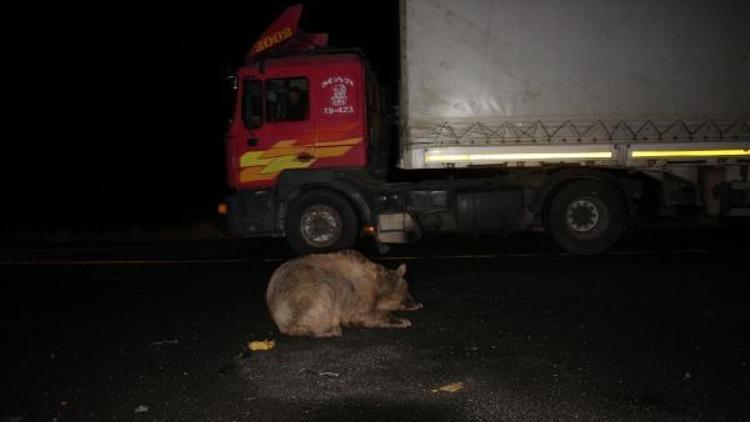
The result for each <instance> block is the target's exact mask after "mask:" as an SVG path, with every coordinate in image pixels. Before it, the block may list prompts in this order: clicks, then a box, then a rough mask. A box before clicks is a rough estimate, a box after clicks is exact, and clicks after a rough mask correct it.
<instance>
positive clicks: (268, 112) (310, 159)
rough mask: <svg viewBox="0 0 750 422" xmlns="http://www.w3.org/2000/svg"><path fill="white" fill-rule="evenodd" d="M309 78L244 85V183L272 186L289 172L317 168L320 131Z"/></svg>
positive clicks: (244, 185) (241, 179)
mask: <svg viewBox="0 0 750 422" xmlns="http://www.w3.org/2000/svg"><path fill="white" fill-rule="evenodd" d="M309 85H310V84H309V81H308V79H307V77H304V76H298V77H297V76H289V77H287V76H283V77H268V78H266V79H260V78H252V79H247V80H245V81H244V83H243V89H244V91H243V101H242V102H243V104H242V107H243V111H242V120H243V122H244V127H245V130H246V137H247V142H246V143H245V144H240V145H239V151H238V154H237V155H238V157H239V183H240V186H241V187H242V188H244V189H248V188H249V189H258V188H266V187H270V186H272V185H273V184H274V183H275V181H276V179H277V178H278V176H279V174H280V173H281V172H282V171H283V170H288V169H297V168H307V167H310V166H311V165H312V164H313V163H314V162H315V150H314V144H315V132H316V125H315V123H314V120H313V119H312V118H311V115H310V109H311V107H310V89H309Z"/></svg>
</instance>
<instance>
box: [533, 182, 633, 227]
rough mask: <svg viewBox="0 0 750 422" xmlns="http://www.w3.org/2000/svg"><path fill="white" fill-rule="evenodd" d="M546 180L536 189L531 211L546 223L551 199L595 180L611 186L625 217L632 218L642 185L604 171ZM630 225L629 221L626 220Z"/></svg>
mask: <svg viewBox="0 0 750 422" xmlns="http://www.w3.org/2000/svg"><path fill="white" fill-rule="evenodd" d="M546 178H547V180H546V181H545V182H544V183H542V184H541V186H540V187H539V188H537V190H536V193H535V195H534V198H533V201H532V204H531V209H532V211H534V212H535V213H537V214H538V215H539V216H540V217H541V218H542V221H546V219H547V217H548V215H547V213H548V212H549V206H550V203H551V200H552V198H554V196H555V195H556V194H557V193H558V192H559V191H560V190H561V189H563V188H565V186H567V185H568V184H570V183H573V182H576V181H579V180H597V181H601V182H604V183H608V184H610V185H612V186H613V187H614V188H615V189H616V190H617V192H619V194H620V195H621V197H622V200H623V201H624V203H625V205H626V207H627V213H626V214H627V215H628V216H632V215H633V214H634V213H635V212H636V205H635V198H636V196H639V195H640V193H639V192H640V191H641V190H642V183H641V182H639V181H636V180H633V179H627V178H624V177H622V176H619V175H616V174H611V173H609V172H605V171H596V170H594V171H592V170H588V171H580V170H575V171H561V172H558V173H555V174H551V175H548V176H547V177H546ZM628 223H630V219H628Z"/></svg>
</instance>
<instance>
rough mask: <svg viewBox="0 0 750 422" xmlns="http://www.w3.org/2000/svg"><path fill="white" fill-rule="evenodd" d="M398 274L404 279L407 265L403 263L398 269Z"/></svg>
mask: <svg viewBox="0 0 750 422" xmlns="http://www.w3.org/2000/svg"><path fill="white" fill-rule="evenodd" d="M396 274H398V276H399V277H403V276H405V275H406V263H405V262H402V263H401V265H399V266H398V268H396Z"/></svg>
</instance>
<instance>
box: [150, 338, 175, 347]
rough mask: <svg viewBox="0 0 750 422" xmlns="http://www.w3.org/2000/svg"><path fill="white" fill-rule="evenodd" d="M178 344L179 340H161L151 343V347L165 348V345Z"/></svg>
mask: <svg viewBox="0 0 750 422" xmlns="http://www.w3.org/2000/svg"><path fill="white" fill-rule="evenodd" d="M175 344H180V340H178V339H174V340H162V341H152V342H151V345H152V346H167V345H175Z"/></svg>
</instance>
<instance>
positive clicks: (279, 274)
mask: <svg viewBox="0 0 750 422" xmlns="http://www.w3.org/2000/svg"><path fill="white" fill-rule="evenodd" d="M405 274H406V264H401V265H400V266H399V267H398V269H396V270H390V269H387V268H385V267H383V266H382V265H379V264H376V263H374V262H372V261H370V260H368V259H367V258H365V257H364V256H363V255H362V254H360V253H359V252H356V251H353V250H346V251H341V252H334V253H329V254H318V255H309V256H305V257H301V258H297V259H294V260H291V261H288V262H286V263H284V264H283V265H281V266H280V267H279V268H277V269H276V271H274V273H273V275H272V276H271V281H270V282H269V284H268V290H266V302H267V304H268V309H269V311H270V312H271V318H272V319H273V321H274V323H276V326H277V327H278V328H279V331H281V332H282V333H283V334H286V335H290V336H312V337H334V336H340V335H341V327H342V326H346V327H366V328H405V327H409V326H411V322H410V321H409V320H407V319H404V318H398V317H396V316H394V315H393V314H391V311H412V310H417V309H420V308H421V307H422V304H421V303H417V302H415V301H414V298H412V296H411V294H409V285H408V284H407V283H406V280H404V275H405Z"/></svg>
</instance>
